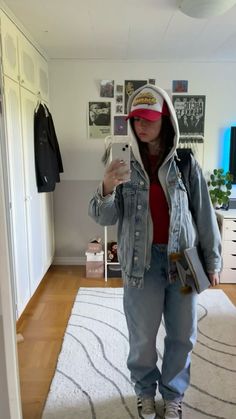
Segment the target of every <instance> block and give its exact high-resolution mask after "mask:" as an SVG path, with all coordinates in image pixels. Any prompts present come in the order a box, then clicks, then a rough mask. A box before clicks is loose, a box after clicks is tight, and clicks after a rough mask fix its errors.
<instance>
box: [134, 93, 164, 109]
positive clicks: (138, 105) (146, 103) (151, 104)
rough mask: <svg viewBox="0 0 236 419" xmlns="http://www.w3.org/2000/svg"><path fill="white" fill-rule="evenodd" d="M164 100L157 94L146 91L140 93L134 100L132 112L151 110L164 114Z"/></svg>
mask: <svg viewBox="0 0 236 419" xmlns="http://www.w3.org/2000/svg"><path fill="white" fill-rule="evenodd" d="M163 102H164V99H163V97H162V96H161V95H159V94H158V93H157V92H155V91H153V90H151V89H146V90H143V91H142V92H140V93H138V94H137V96H136V97H135V98H134V100H133V103H132V107H131V110H134V109H151V110H154V111H157V112H162V107H163Z"/></svg>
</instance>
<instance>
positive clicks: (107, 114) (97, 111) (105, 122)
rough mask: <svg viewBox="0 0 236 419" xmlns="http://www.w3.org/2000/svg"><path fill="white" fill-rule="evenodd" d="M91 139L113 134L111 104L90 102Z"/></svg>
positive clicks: (89, 130)
mask: <svg viewBox="0 0 236 419" xmlns="http://www.w3.org/2000/svg"><path fill="white" fill-rule="evenodd" d="M88 109H89V111H88V112H89V115H88V116H89V117H88V120H89V127H88V128H89V129H88V132H89V138H105V137H106V136H107V135H110V134H111V102H89V107H88Z"/></svg>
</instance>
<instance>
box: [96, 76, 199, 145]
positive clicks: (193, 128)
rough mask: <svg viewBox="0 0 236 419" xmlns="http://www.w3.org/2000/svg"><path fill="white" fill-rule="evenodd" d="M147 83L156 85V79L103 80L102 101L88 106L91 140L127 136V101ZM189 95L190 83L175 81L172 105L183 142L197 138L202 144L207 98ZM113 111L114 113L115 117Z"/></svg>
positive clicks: (173, 82) (101, 88) (101, 84)
mask: <svg viewBox="0 0 236 419" xmlns="http://www.w3.org/2000/svg"><path fill="white" fill-rule="evenodd" d="M147 83H149V84H153V85H155V84H156V80H155V79H147V80H125V81H124V84H121V83H117V84H116V83H115V81H114V80H101V81H100V92H99V93H100V98H101V100H96V101H91V102H89V103H88V114H89V115H88V132H89V138H94V139H96V138H103V139H104V138H106V137H107V136H108V135H111V134H113V135H116V136H118V135H122V136H125V135H128V126H127V121H126V116H127V112H128V111H127V104H128V100H129V98H130V96H131V95H132V93H133V92H134V91H135V90H137V89H138V88H140V87H142V86H144V85H145V84H147ZM165 90H166V89H165ZM187 92H188V80H172V102H173V106H174V108H175V111H176V115H177V119H178V123H179V130H180V140H181V139H183V138H185V140H183V141H186V142H187V141H188V138H189V141H190V139H193V138H197V139H198V142H203V138H204V120H205V102H206V97H205V96H203V95H189V94H186V93H187ZM112 112H114V113H115V115H114V116H113V118H112ZM112 128H113V133H112Z"/></svg>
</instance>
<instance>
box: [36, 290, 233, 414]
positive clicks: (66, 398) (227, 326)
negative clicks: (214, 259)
mask: <svg viewBox="0 0 236 419" xmlns="http://www.w3.org/2000/svg"><path fill="white" fill-rule="evenodd" d="M122 295H123V290H122V288H80V290H79V293H78V295H77V297H76V300H75V303H74V307H73V309H72V313H71V317H70V319H69V323H68V326H67V329H66V332H65V336H64V342H63V346H62V350H61V353H60V356H59V359H58V364H57V369H56V372H55V376H54V378H53V381H52V384H51V389H50V392H49V395H48V399H47V402H46V405H45V409H44V413H43V417H42V419H130V418H131V419H135V418H137V412H136V399H135V394H134V390H133V386H132V384H131V382H130V378H129V371H128V370H127V368H126V358H127V354H128V348H129V347H128V339H127V328H126V323H125V318H124V314H123V306H122ZM198 317H199V331H198V343H197V345H196V347H195V349H194V352H193V356H192V368H191V373H192V380H191V386H190V388H189V389H188V391H187V392H186V395H185V399H184V410H183V418H184V419H190V418H191V419H206V418H217V419H223V418H225V419H235V418H236V308H235V307H234V305H233V304H232V303H231V302H230V300H229V299H228V298H227V296H226V295H225V294H224V293H223V291H221V290H207V291H205V292H203V293H202V294H201V295H200V296H199V306H198ZM164 334H165V331H164V328H163V326H161V328H160V331H159V337H158V339H157V349H158V353H159V355H160V356H159V361H158V365H159V367H160V365H161V357H162V355H161V354H162V353H163V337H164ZM159 399H160V397H159V396H158V395H157V406H158V409H159V414H158V416H159V417H161V415H162V403H161V400H159Z"/></svg>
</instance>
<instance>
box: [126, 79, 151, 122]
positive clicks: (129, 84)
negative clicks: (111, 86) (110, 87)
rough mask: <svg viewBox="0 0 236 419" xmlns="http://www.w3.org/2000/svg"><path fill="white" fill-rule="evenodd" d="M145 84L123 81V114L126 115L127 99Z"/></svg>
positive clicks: (145, 81) (142, 81) (137, 81)
mask: <svg viewBox="0 0 236 419" xmlns="http://www.w3.org/2000/svg"><path fill="white" fill-rule="evenodd" d="M145 84H147V80H125V113H126V114H127V103H128V100H129V97H130V96H131V95H132V93H134V91H135V90H137V89H138V88H139V87H142V86H144V85H145Z"/></svg>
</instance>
